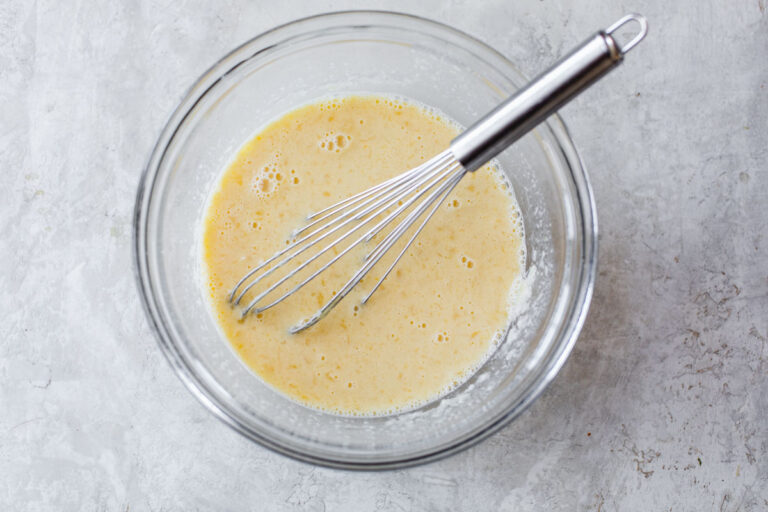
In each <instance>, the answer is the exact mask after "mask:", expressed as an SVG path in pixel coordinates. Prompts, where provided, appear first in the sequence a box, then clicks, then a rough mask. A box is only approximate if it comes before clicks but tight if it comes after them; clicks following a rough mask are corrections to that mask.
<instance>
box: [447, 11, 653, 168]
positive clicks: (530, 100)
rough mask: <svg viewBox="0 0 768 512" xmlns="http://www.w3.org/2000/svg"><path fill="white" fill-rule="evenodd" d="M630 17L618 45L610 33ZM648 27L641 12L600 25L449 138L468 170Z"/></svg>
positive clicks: (613, 62)
mask: <svg viewBox="0 0 768 512" xmlns="http://www.w3.org/2000/svg"><path fill="white" fill-rule="evenodd" d="M632 21H634V22H637V23H638V24H639V26H640V31H639V32H638V33H637V35H635V36H634V38H633V39H632V40H630V41H629V42H628V43H626V44H624V45H623V46H620V45H619V44H618V43H617V42H616V40H615V39H614V37H613V34H614V32H616V31H617V30H618V29H619V28H621V27H622V26H624V25H625V24H627V23H629V22H632ZM647 33H648V23H647V22H646V20H645V18H644V17H643V16H641V15H639V14H629V15H627V16H624V17H623V18H621V19H620V20H619V21H617V22H616V23H614V24H613V25H611V26H610V27H609V28H607V29H606V30H601V31H600V32H598V33H597V34H595V35H594V36H592V37H591V38H589V39H587V40H586V41H584V42H583V43H582V44H581V45H580V46H578V47H577V48H576V49H575V50H573V51H572V52H571V53H570V54H568V55H566V56H565V57H563V58H562V59H560V60H559V61H558V62H557V63H555V64H554V65H553V66H552V67H551V68H549V69H548V70H546V71H545V72H543V73H541V74H540V75H539V76H537V77H536V78H534V79H533V81H531V83H529V84H528V85H527V86H525V87H524V88H523V89H521V90H519V91H518V92H516V93H515V94H513V95H512V96H511V97H510V98H509V99H507V100H506V101H504V103H502V104H501V105H499V106H498V107H496V108H495V109H493V110H492V111H491V112H489V113H488V114H487V115H486V116H485V117H483V118H482V119H480V120H479V121H477V122H476V123H475V124H473V125H472V126H470V127H469V129H467V130H466V131H465V132H463V133H462V134H461V135H459V136H458V137H456V138H455V139H453V141H451V151H452V152H453V155H454V156H455V157H456V159H457V160H458V161H459V162H461V163H462V165H463V166H464V167H465V168H466V169H467V170H469V171H474V170H476V169H478V168H479V167H481V166H482V165H483V164H485V163H486V162H488V161H489V160H490V159H492V158H493V157H495V156H496V155H498V154H499V153H501V152H502V151H503V150H505V149H506V148H507V147H509V146H510V145H511V144H512V143H514V142H515V141H516V140H518V139H519V138H521V137H522V136H523V135H525V134H526V133H528V132H529V131H530V130H532V129H533V128H534V127H536V125H538V124H539V123H541V122H542V121H544V120H545V119H546V118H547V117H549V115H550V114H552V113H553V112H555V111H556V110H557V109H559V108H560V107H562V106H563V105H565V104H566V103H568V102H569V101H570V100H571V99H573V98H574V97H576V96H577V95H578V94H579V93H580V92H581V91H583V90H584V89H586V88H588V87H589V86H590V85H592V84H593V83H595V82H596V81H597V80H598V79H600V78H601V77H602V76H604V75H605V74H606V73H608V71H610V70H611V69H613V68H615V67H616V66H617V65H618V64H619V63H620V62H621V60H622V59H623V57H624V54H625V53H627V52H628V51H629V50H631V49H632V48H634V46H635V45H636V44H637V43H639V42H640V41H641V40H642V39H643V38H644V37H645V35H646V34H647Z"/></svg>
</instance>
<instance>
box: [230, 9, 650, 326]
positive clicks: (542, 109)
mask: <svg viewBox="0 0 768 512" xmlns="http://www.w3.org/2000/svg"><path fill="white" fill-rule="evenodd" d="M633 21H634V22H636V23H638V24H639V31H638V32H637V33H636V34H635V35H634V37H633V38H632V39H631V40H630V41H628V42H627V43H626V44H623V45H619V43H618V42H617V41H616V40H615V39H614V37H613V34H614V33H615V32H616V31H617V30H618V29H619V28H621V27H622V26H624V25H625V24H627V23H630V22H633ZM647 31H648V24H647V22H646V20H645V18H644V17H643V16H641V15H639V14H629V15H627V16H624V17H623V18H621V19H620V20H618V21H617V22H616V23H614V24H613V25H611V26H610V27H609V28H607V29H606V30H603V31H599V32H598V33H597V34H595V35H594V36H592V37H591V38H589V39H587V40H586V41H585V42H584V43H582V44H581V45H580V46H578V47H577V48H576V49H575V50H573V51H572V52H571V53H570V54H568V55H567V56H566V57H564V58H562V59H561V60H560V61H558V62H557V63H555V64H554V65H553V66H552V67H551V68H549V69H548V70H547V71H545V72H544V73H542V74H540V75H539V76H537V77H536V78H535V79H534V80H533V81H531V83H529V84H528V85H527V86H526V87H524V88H523V89H521V90H520V91H518V92H517V93H515V94H514V95H513V96H511V97H510V98H509V99H507V100H506V101H504V103H502V104H501V105H499V106H498V107H496V108H495V109H494V110H493V111H491V112H490V113H488V114H487V115H486V116H485V117H483V118H482V119H480V120H479V121H478V122H476V123H475V124H474V125H472V126H471V127H470V128H469V129H467V130H466V131H464V132H463V133H461V134H460V135H459V136H458V137H456V138H455V139H454V140H453V141H452V142H451V144H450V147H449V148H448V149H446V150H445V151H443V152H442V153H440V154H438V155H437V156H435V157H433V158H432V159H430V160H428V161H427V162H425V163H423V164H422V165H419V166H418V167H415V168H413V169H411V170H409V171H406V172H404V173H403V174H400V175H398V176H395V177H394V178H391V179H389V180H387V181H385V182H383V183H380V184H378V185H376V186H374V187H371V188H370V189H368V190H365V191H364V192H360V193H359V194H356V195H354V196H352V197H349V198H347V199H344V200H343V201H340V202H338V203H336V204H334V205H331V206H329V207H327V208H325V209H323V210H321V211H319V212H317V213H315V214H313V215H310V216H309V217H308V219H307V222H308V223H307V224H306V225H305V226H303V227H302V228H300V229H298V230H297V231H295V232H294V234H293V237H292V241H291V243H289V244H288V245H287V246H286V247H285V248H284V249H282V250H280V251H278V252H277V253H276V254H275V255H273V256H272V257H271V258H269V259H267V260H266V261H264V262H262V263H261V264H259V265H258V266H257V267H255V268H253V269H252V270H250V271H249V272H248V273H247V274H246V275H245V276H243V278H242V279H241V280H240V281H239V282H238V283H237V284H236V285H235V287H234V289H233V290H232V292H231V294H230V295H229V300H230V302H231V303H232V304H233V305H239V304H240V303H241V301H242V300H243V298H244V297H245V295H246V294H247V293H248V292H249V291H250V290H252V289H255V293H256V296H255V297H254V298H253V299H251V300H250V302H249V303H248V304H247V306H245V307H244V309H243V311H242V315H243V317H245V316H246V315H247V314H248V313H261V312H263V311H265V310H267V309H269V308H271V307H273V306H275V305H277V304H279V303H280V302H282V301H284V300H285V299H287V298H288V297H290V296H291V295H293V294H294V293H296V292H297V291H298V290H299V289H301V288H302V287H303V286H304V285H306V284H307V283H309V282H310V281H312V280H313V279H315V278H316V277H317V276H318V275H320V274H321V273H322V272H324V271H325V270H326V269H328V267H330V266H331V265H333V264H334V263H336V262H337V261H338V260H339V259H340V258H342V257H343V256H344V255H346V254H347V253H348V252H349V251H351V250H352V249H353V248H354V247H357V246H359V245H360V244H365V243H367V242H370V241H371V240H372V239H373V238H374V237H376V236H377V235H379V234H380V233H383V230H384V229H386V228H387V227H388V226H390V225H392V224H393V223H394V227H393V228H392V230H391V231H390V232H388V233H386V235H385V236H383V238H381V240H380V241H379V242H378V243H377V244H376V246H375V247H374V248H373V250H372V251H371V252H369V253H368V255H367V256H366V257H365V258H364V260H363V263H362V266H361V267H360V269H359V270H358V271H357V272H355V273H354V275H352V276H351V277H350V278H349V280H348V281H347V282H346V283H345V284H344V285H343V286H342V287H341V289H340V290H338V292H336V293H334V294H333V296H332V298H331V299H330V300H329V301H328V302H327V303H326V304H325V305H323V306H322V307H321V308H320V309H319V310H318V311H317V312H316V313H315V314H314V315H312V316H311V317H310V318H308V319H306V320H303V321H301V322H300V323H299V324H298V325H296V326H294V327H293V328H291V332H292V333H297V332H299V331H302V330H304V329H306V328H308V327H310V326H312V325H314V324H315V323H317V322H318V321H319V320H320V319H322V318H323V317H324V316H325V315H327V314H328V312H329V311H330V310H331V309H333V308H334V307H335V306H336V305H337V304H338V303H339V302H340V301H341V300H342V299H343V298H344V297H345V296H346V295H347V294H348V293H349V292H350V290H352V288H354V287H355V286H356V285H357V284H358V283H359V282H360V281H361V280H362V279H363V278H364V277H365V276H366V275H367V274H368V273H369V272H370V270H371V269H372V268H373V266H374V265H376V264H377V263H378V262H379V260H381V258H382V257H383V256H384V255H385V254H386V253H387V252H388V251H389V250H390V249H391V248H392V246H394V245H395V244H396V243H397V242H398V240H400V239H401V238H402V237H403V235H404V234H405V233H406V232H407V231H408V230H409V229H410V228H411V227H412V226H414V225H415V224H416V223H417V222H420V223H419V224H418V226H417V227H416V229H415V231H414V232H413V234H412V235H411V236H410V238H409V239H408V241H407V242H406V243H405V246H404V247H403V248H402V249H401V250H400V253H399V254H398V255H397V257H396V258H395V259H394V261H393V262H392V263H391V264H390V265H389V267H388V268H387V270H386V271H385V272H384V273H383V275H382V276H381V277H380V278H379V280H378V281H377V283H376V284H375V285H374V286H373V288H372V289H371V291H370V292H369V293H368V294H367V295H366V296H365V298H363V300H362V303H363V304H364V303H366V302H367V301H368V299H370V297H371V295H373V293H374V292H375V291H376V290H377V289H378V288H379V286H380V285H381V283H382V281H383V280H384V279H386V277H387V276H388V275H389V274H390V272H391V271H392V269H393V268H394V267H395V265H397V263H398V261H400V259H401V258H402V257H403V255H404V254H405V253H406V251H407V250H408V248H409V247H410V246H411V244H412V243H413V242H414V240H415V239H416V237H417V236H418V235H419V233H420V232H421V231H422V229H423V228H424V226H425V225H426V224H427V222H429V219H430V218H431V217H432V216H433V215H434V213H435V212H436V211H437V209H438V208H439V207H440V205H441V204H442V202H443V201H444V200H445V198H446V197H447V196H448V195H449V194H450V193H451V191H452V190H453V189H454V188H455V187H456V185H457V184H458V183H459V182H460V181H461V179H462V178H463V177H464V175H465V174H467V173H468V172H472V171H475V170H477V169H478V168H480V167H481V166H482V165H484V164H485V163H486V162H488V161H489V160H491V159H492V158H493V157H495V156H496V155H498V154H499V153H500V152H501V151H503V150H504V149H506V148H507V147H509V146H510V145H511V144H512V143H514V142H515V141H516V140H518V139H519V138H521V137H522V136H523V135H525V134H526V133H527V132H529V131H530V130H532V129H533V128H534V127H535V126H536V125H538V124H539V123H541V122H542V121H543V120H544V119H546V118H547V117H548V116H549V115H550V114H552V113H553V112H555V111H556V110H557V109H558V108H560V107H561V106H563V105H564V104H565V103H567V102H568V101H570V100H571V99H572V98H574V97H575V96H576V95H577V94H579V93H580V92H581V91H583V90H584V89H586V88H588V87H589V86H590V85H592V84H593V83H594V82H596V81H597V80H598V79H599V78H601V77H602V76H603V75H605V74H606V73H607V72H608V71H610V70H611V69H613V68H614V67H616V66H617V65H618V64H619V63H620V62H621V61H622V59H623V57H624V54H625V53H627V52H628V51H629V50H631V49H632V48H633V47H634V46H635V45H637V44H638V43H639V42H640V41H641V40H642V39H643V38H644V37H645V35H646V33H647ZM374 221H377V222H374ZM395 221H397V222H395ZM355 236H356V237H357V238H354V237H355ZM347 239H350V240H352V241H351V242H349V245H347V246H346V247H345V248H344V249H343V250H341V251H339V247H340V246H341V243H342V242H343V241H345V240H347ZM316 246H320V247H321V248H320V249H319V250H318V251H317V252H315V253H307V252H306V251H307V250H309V249H311V248H313V247H316ZM329 251H333V253H334V255H333V257H332V258H331V259H330V260H329V261H328V262H326V263H324V264H323V265H322V266H321V267H320V268H319V269H317V270H315V271H314V272H312V273H311V274H309V275H308V276H306V277H304V278H300V277H297V276H298V274H299V273H300V272H301V271H302V270H304V269H306V268H307V267H308V266H309V265H311V264H312V263H313V262H315V261H317V259H318V258H320V257H321V256H322V255H324V254H329ZM309 254H311V256H309V257H308V258H307V259H306V260H304V261H301V262H299V263H297V262H298V261H299V257H301V256H302V255H304V257H306V256H307V255H309ZM291 263H293V264H294V265H295V266H294V267H291V266H289V265H290V264H291ZM286 266H287V267H286ZM281 268H286V269H287V270H288V271H287V273H286V274H285V275H283V276H282V277H280V278H278V279H276V281H274V282H273V283H271V284H270V285H269V286H264V287H263V289H260V288H254V287H256V285H258V284H259V283H264V282H265V278H267V277H269V276H271V275H275V277H273V279H275V278H276V277H277V275H276V274H275V272H277V271H278V270H279V269H281ZM291 280H295V281H298V283H297V284H296V285H294V286H291V287H290V289H289V290H288V291H285V292H283V293H281V292H280V290H279V288H280V287H281V286H283V285H285V286H290V284H291V283H292V282H293V281H291ZM286 283H287V284H286ZM270 295H277V297H276V298H273V299H270V298H269V296H270Z"/></svg>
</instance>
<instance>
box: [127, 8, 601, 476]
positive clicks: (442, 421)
mask: <svg viewBox="0 0 768 512" xmlns="http://www.w3.org/2000/svg"><path fill="white" fill-rule="evenodd" d="M522 83H523V82H522V78H521V77H520V76H519V74H518V73H517V72H516V71H515V70H514V68H512V66H511V65H510V64H509V63H508V62H507V61H506V60H505V59H504V58H503V57H501V56H500V55H498V54H497V53H495V52H494V51H492V50H491V49H489V48H488V47H486V46H484V45H483V44H482V43H479V42H478V41H476V40H474V39H471V38H469V37H467V36H465V35H463V34H461V33H459V32H456V31H454V30H452V29H449V28H447V27H444V26H442V25H439V24H436V23H432V22H428V21H426V20H422V19H418V18H413V17H410V16H403V15H396V14H385V13H370V12H369V13H365V12H356V13H341V14H334V15H326V16H321V17H315V18H311V19H307V20H302V21H299V22H294V23H292V24H290V25H287V26H284V27H281V28H279V29H276V30H275V31H272V32H270V33H267V34H265V35H263V36H260V37H259V38H256V39H254V40H252V41H251V42H249V43H247V44H245V45H244V46H242V47H240V48H239V49H237V50H235V51H234V52H233V53H231V54H230V55H229V56H227V57H225V58H224V59H222V61H220V62H219V63H218V64H217V65H216V66H214V68H212V69H211V70H210V71H209V72H208V73H207V74H206V75H204V76H203V77H202V78H201V79H200V81H199V82H198V83H197V84H196V85H195V86H194V87H193V88H192V90H191V91H190V92H189V94H188V96H187V98H186V99H185V100H184V101H183V102H182V104H181V106H180V107H179V109H178V110H177V111H176V113H175V114H174V115H173V117H172V118H171V120H170V121H169V124H168V126H167V127H166V130H165V132H164V134H163V135H162V137H161V139H160V141H159V142H158V145H157V148H156V150H155V154H154V155H153V157H152V159H151V161H150V165H149V167H148V170H147V175H146V176H145V180H144V182H143V183H142V186H141V190H140V198H139V203H138V205H137V232H136V233H137V259H138V265H139V277H140V281H141V289H142V292H143V294H144V298H145V301H146V303H147V306H148V309H149V312H150V314H151V317H152V319H153V321H154V323H155V325H156V327H157V329H158V332H159V335H160V338H161V342H162V343H161V345H162V346H163V347H164V349H165V350H166V353H167V355H168V356H169V358H170V359H171V361H172V363H173V364H174V366H175V367H176V369H177V371H178V372H179V374H180V375H181V376H182V378H183V379H184V381H185V382H186V383H187V384H188V385H189V387H190V388H191V389H192V390H193V391H194V392H195V394H196V395H197V396H198V397H199V398H200V399H201V400H202V401H203V402H204V403H205V404H206V405H207V406H208V407H209V408H211V409H212V410H213V411H214V412H215V413H217V414H218V415H219V416H220V417H222V418H223V419H225V421H227V422H228V423H229V424H231V425H233V426H234V427H235V428H237V429H239V430H240V431H241V432H243V433H245V434H246V435H248V436H249V437H251V438H253V439H255V440H257V441H259V442H261V443H263V444H265V445H267V446H270V447H272V448H276V449H278V450H280V451H282V452H285V453H288V454H291V455H293V456H296V457H300V458H304V459H309V460H313V461H316V462H320V463H325V464H332V465H348V466H354V467H371V466H374V467H379V466H386V465H391V464H403V463H406V464H407V463H411V462H414V461H420V460H426V459H429V458H430V457H434V456H439V455H440V454H445V453H449V452H450V451H452V450H454V449H456V448H458V447H461V446H463V445H466V444H469V443H471V442H472V441H473V440H477V439H479V438H480V437H482V435H483V434H486V433H488V432H489V431H491V430H493V429H494V428H497V427H498V426H499V425H500V424H502V423H503V422H504V420H508V419H509V418H511V417H513V416H514V415H516V414H517V413H518V412H519V411H520V410H522V408H523V407H524V406H525V405H527V404H528V403H529V402H530V401H531V400H532V399H533V398H534V397H535V396H536V395H537V394H538V393H539V392H540V390H541V389H542V388H543V386H544V385H545V384H546V383H547V382H548V381H549V379H551V378H552V376H553V375H554V373H556V371H557V370H558V369H559V367H560V365H561V364H562V361H563V360H564V358H565V356H566V355H567V352H568V351H569V349H570V346H571V344H572V342H573V340H574V339H575V335H576V333H577V331H578V328H579V327H580V321H581V318H582V317H583V314H584V312H585V310H586V305H587V302H588V299H589V291H590V289H591V288H590V286H591V277H590V273H589V272H590V268H593V264H594V261H593V258H594V255H593V254H591V253H590V247H591V245H590V244H592V237H593V235H594V232H593V231H592V229H593V226H594V219H593V212H592V209H591V197H590V196H589V189H588V183H587V182H586V177H585V176H584V174H583V170H582V169H581V167H580V165H579V162H578V157H577V156H576V154H575V152H574V151H573V148H572V146H571V145H570V141H569V140H568V138H567V135H566V134H565V132H564V129H562V128H561V127H559V126H557V121H556V120H555V121H552V120H551V121H550V122H549V124H548V125H542V126H540V127H539V128H538V129H536V130H535V131H534V132H531V133H530V134H529V135H527V136H525V137H524V138H523V139H522V140H520V141H519V142H518V143H516V144H515V145H514V146H513V147H512V148H510V149H508V150H507V151H505V152H504V153H503V154H502V155H501V156H500V157H499V161H500V163H501V165H502V167H503V169H504V170H505V172H506V173H507V174H508V176H509V178H510V180H511V182H512V184H513V186H514V190H515V194H516V196H517V199H518V202H519V205H520V208H521V211H522V214H523V218H524V223H525V230H526V240H527V249H528V251H527V256H528V261H527V272H528V280H529V286H530V300H529V302H528V304H527V306H526V307H524V308H522V309H521V311H520V313H519V315H518V317H517V318H516V320H515V321H514V322H513V324H512V325H511V326H510V328H509V332H508V335H507V336H506V339H505V340H504V342H503V343H502V345H501V346H500V347H499V349H498V350H497V351H496V353H495V354H494V355H493V356H492V357H491V359H490V360H488V362H487V363H486V364H485V365H484V366H483V367H482V368H481V369H480V370H479V371H478V372H477V374H476V375H475V376H474V377H473V378H471V379H470V380H469V381H468V382H466V383H465V384H464V385H463V386H461V387H460V388H458V389H456V390H455V391H453V392H452V393H450V394H449V395H447V396H446V397H444V398H442V399H441V400H439V401H437V402H434V403H432V404H428V405H426V406H424V407H422V408H420V409H416V410H413V411H410V412H406V413H402V414H399V415H396V416H389V417H365V418H359V417H341V416H334V415H329V414H325V413H322V412H318V411H314V410H311V409H308V408H306V407H303V406H301V405H298V404H296V403H294V402H292V401H291V400H289V399H287V398H285V397H284V396H283V395H281V394H279V393H277V392H275V391H273V390H272V389H271V388H270V387H268V386H266V385H265V384H264V383H262V381H260V380H259V379H258V378H257V377H256V376H255V375H254V374H253V373H251V371H250V370H249V369H247V368H246V366H245V365H244V364H243V363H242V362H241V361H240V359H239V358H238V357H237V356H236V355H235V353H234V352H233V351H232V350H231V348H230V346H229V344H228V343H227V341H226V340H225V339H223V337H222V336H221V334H220V333H219V331H218V329H217V327H216V325H215V323H214V321H213V318H212V317H211V316H210V314H209V312H208V307H207V305H206V303H205V301H204V297H203V294H202V292H201V283H200V250H199V247H200V246H199V244H200V240H199V236H200V225H201V219H202V215H203V212H204V208H205V205H206V201H207V198H208V196H209V194H210V192H211V190H212V189H213V187H214V185H215V183H216V181H217V179H218V177H219V175H220V173H221V172H222V170H223V168H224V167H225V166H226V164H227V163H228V162H229V160H230V159H231V158H232V156H233V155H234V153H235V152H236V151H237V149H238V148H239V147H240V146H241V145H242V144H243V143H244V142H245V141H247V140H248V139H249V138H250V137H251V136H252V135H253V134H254V133H255V132H256V131H257V130H258V129H259V128H260V127H261V126H263V125H264V124H265V123H266V122H268V121H270V120H272V119H274V118H275V117H277V116H279V115H280V114H282V113H284V112H286V111H288V110H290V109H293V108H295V107H296V106H298V105H300V104H302V103H306V102H309V101H312V100H314V99H317V98H320V97H323V96H328V95H338V94H345V93H386V94H394V95H400V96H405V97H407V98H412V99H414V100H417V101H420V102H422V103H425V104H427V105H431V106H434V107H437V108H438V109H440V110H442V111H443V112H445V113H447V114H448V115H449V116H451V117H452V118H453V119H455V120H457V121H458V122H460V123H462V124H463V125H465V126H468V125H470V124H471V123H472V122H473V121H475V120H477V119H478V118H479V117H480V116H482V115H483V114H484V113H486V112H487V111H489V110H490V109H492V108H493V107H494V106H496V105H497V104H498V103H499V102H500V101H502V100H503V99H504V98H506V97H507V96H508V95H509V94H511V93H512V92H514V91H515V90H516V89H517V88H518V87H519V86H520V85H521V84H522ZM553 123H554V124H553ZM585 231H586V233H585ZM585 283H586V284H585Z"/></svg>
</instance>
